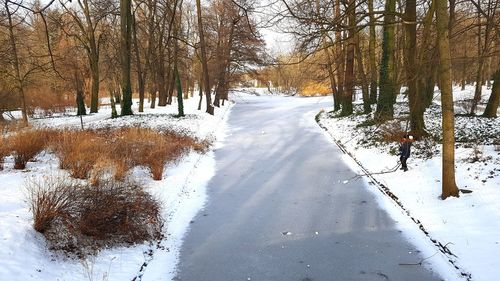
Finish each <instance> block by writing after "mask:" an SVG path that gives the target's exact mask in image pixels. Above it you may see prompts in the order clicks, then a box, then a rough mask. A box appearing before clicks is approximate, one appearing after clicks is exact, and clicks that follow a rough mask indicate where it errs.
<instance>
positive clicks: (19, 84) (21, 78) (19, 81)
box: [4, 0, 29, 124]
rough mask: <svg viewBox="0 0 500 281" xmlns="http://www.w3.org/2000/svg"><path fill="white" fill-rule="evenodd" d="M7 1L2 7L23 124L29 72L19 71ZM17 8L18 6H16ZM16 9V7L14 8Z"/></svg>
mask: <svg viewBox="0 0 500 281" xmlns="http://www.w3.org/2000/svg"><path fill="white" fill-rule="evenodd" d="M9 2H10V1H7V0H6V1H5V2H4V5H5V6H4V7H5V13H6V14H7V20H8V26H7V27H8V29H9V43H10V48H11V50H10V54H11V56H12V59H11V61H12V62H11V64H12V68H13V69H14V75H13V77H14V80H15V86H14V87H15V89H16V90H17V92H18V93H19V96H20V99H21V113H22V117H23V122H24V123H25V124H27V123H28V106H27V105H26V94H25V89H24V88H25V80H26V76H27V75H28V74H29V71H26V72H25V73H21V62H20V60H19V50H18V46H17V39H16V36H15V33H14V28H15V26H16V25H17V24H16V23H14V21H13V16H14V12H13V11H11V9H10V7H9ZM17 8H19V7H17ZM15 10H18V9H15Z"/></svg>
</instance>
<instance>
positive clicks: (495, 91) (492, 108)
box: [483, 69, 500, 118]
mask: <svg viewBox="0 0 500 281" xmlns="http://www.w3.org/2000/svg"><path fill="white" fill-rule="evenodd" d="M499 101H500V69H497V71H496V72H495V74H494V75H493V88H492V89H491V95H490V98H489V99H488V104H486V109H485V110H484V113H483V116H484V117H490V118H494V117H497V111H498V105H499Z"/></svg>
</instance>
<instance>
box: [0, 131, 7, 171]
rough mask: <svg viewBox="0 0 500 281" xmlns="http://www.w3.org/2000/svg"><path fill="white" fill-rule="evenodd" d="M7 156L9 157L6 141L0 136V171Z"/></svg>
mask: <svg viewBox="0 0 500 281" xmlns="http://www.w3.org/2000/svg"><path fill="white" fill-rule="evenodd" d="M7 155H9V148H8V144H7V139H6V138H5V137H4V136H2V135H0V171H1V170H3V160H4V158H5V157H6V156H7Z"/></svg>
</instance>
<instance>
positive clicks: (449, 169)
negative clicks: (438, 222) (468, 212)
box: [434, 0, 459, 200]
mask: <svg viewBox="0 0 500 281" xmlns="http://www.w3.org/2000/svg"><path fill="white" fill-rule="evenodd" d="M434 1H435V3H436V28H437V40H438V44H437V45H438V52H439V80H440V88H441V107H442V112H443V121H442V122H443V163H442V165H443V175H442V177H443V179H442V193H441V199H443V200H444V199H446V198H448V197H450V196H454V197H458V196H459V193H458V188H457V184H456V182H455V116H454V112H453V93H452V74H451V53H450V38H449V29H448V22H449V20H448V11H447V1H446V0H434Z"/></svg>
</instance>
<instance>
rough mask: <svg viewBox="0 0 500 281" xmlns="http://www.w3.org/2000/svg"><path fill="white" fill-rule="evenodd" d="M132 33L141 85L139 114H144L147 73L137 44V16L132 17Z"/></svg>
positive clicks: (138, 80)
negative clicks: (144, 70)
mask: <svg viewBox="0 0 500 281" xmlns="http://www.w3.org/2000/svg"><path fill="white" fill-rule="evenodd" d="M132 27H133V29H132V32H133V38H134V52H135V60H136V65H137V66H136V67H137V83H138V84H139V85H138V86H139V112H144V91H145V85H144V84H145V80H146V77H145V73H144V72H143V71H142V65H141V56H140V48H139V44H138V42H137V25H136V21H135V16H134V17H132Z"/></svg>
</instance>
